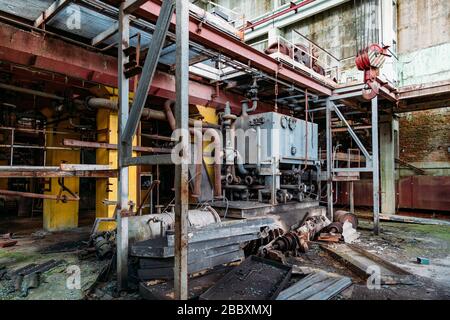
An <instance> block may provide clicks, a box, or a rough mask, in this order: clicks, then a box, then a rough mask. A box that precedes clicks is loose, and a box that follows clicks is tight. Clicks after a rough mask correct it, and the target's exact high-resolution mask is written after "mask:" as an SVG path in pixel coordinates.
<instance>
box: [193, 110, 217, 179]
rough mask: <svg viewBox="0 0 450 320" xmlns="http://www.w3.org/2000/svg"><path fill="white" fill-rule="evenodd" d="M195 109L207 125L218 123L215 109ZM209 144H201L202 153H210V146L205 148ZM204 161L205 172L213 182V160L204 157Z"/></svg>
mask: <svg viewBox="0 0 450 320" xmlns="http://www.w3.org/2000/svg"><path fill="white" fill-rule="evenodd" d="M196 107H197V109H198V111H199V113H200V115H202V117H203V120H204V121H206V122H209V123H219V119H218V116H217V112H216V109H215V108H213V107H204V106H201V105H197V106H196ZM209 143H210V142H209V141H208V142H203V151H204V152H209V151H211V148H212V146H210V147H209V148H207V146H208V145H209ZM204 161H205V165H206V171H207V172H208V176H209V180H210V181H212V182H214V159H213V158H212V159H209V158H205V157H204Z"/></svg>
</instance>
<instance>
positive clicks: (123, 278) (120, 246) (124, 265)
mask: <svg viewBox="0 0 450 320" xmlns="http://www.w3.org/2000/svg"><path fill="white" fill-rule="evenodd" d="M124 4H125V2H122V4H121V5H120V11H119V39H120V42H119V43H120V45H119V48H118V49H119V55H118V57H119V58H118V63H119V65H118V77H119V83H118V85H119V116H118V118H119V128H118V135H119V139H118V141H119V142H120V141H122V139H121V137H122V134H123V132H124V129H125V125H126V123H127V121H128V111H129V110H128V108H129V104H128V100H129V89H130V88H129V81H128V79H127V78H126V77H125V74H124V71H125V70H124V65H125V64H126V63H127V62H128V57H127V56H126V55H125V53H124V50H125V49H126V48H127V47H128V46H129V40H130V39H129V37H130V20H129V15H127V14H125V13H124V11H123V6H124ZM126 144H131V141H126V142H125V143H119V144H118V149H119V152H118V165H119V178H118V206H117V208H116V220H117V287H118V290H122V289H126V288H127V282H128V279H127V278H128V218H126V217H123V216H122V211H123V210H126V209H127V206H128V192H129V190H128V167H124V166H122V164H123V160H124V158H125V157H126V150H125V149H126V148H127V145H126Z"/></svg>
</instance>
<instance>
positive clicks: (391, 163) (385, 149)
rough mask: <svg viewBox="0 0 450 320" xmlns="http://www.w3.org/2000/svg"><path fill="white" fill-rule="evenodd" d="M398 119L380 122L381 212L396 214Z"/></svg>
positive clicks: (386, 119) (389, 118)
mask: <svg viewBox="0 0 450 320" xmlns="http://www.w3.org/2000/svg"><path fill="white" fill-rule="evenodd" d="M398 141H399V140H398V120H397V118H396V117H395V116H389V117H386V118H383V119H382V121H381V122H380V174H381V212H382V213H383V214H395V211H396V210H395V208H396V206H395V204H396V190H395V158H396V157H398Z"/></svg>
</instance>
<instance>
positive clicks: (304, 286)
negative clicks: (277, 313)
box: [277, 271, 352, 300]
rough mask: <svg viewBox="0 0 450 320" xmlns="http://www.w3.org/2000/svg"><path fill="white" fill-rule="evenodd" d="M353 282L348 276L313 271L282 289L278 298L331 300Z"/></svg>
mask: <svg viewBox="0 0 450 320" xmlns="http://www.w3.org/2000/svg"><path fill="white" fill-rule="evenodd" d="M351 284H352V280H351V279H350V278H348V277H342V276H339V275H337V274H330V273H326V272H323V271H320V272H313V273H311V274H310V275H308V276H307V277H305V278H304V279H302V280H300V281H298V282H297V283H295V284H294V285H293V286H291V287H289V288H287V289H286V290H284V291H282V292H281V293H280V294H279V296H278V297H277V300H329V299H331V298H332V297H334V296H335V295H337V294H338V293H339V292H341V291H342V290H344V289H346V288H348V287H349V286H350V285H351Z"/></svg>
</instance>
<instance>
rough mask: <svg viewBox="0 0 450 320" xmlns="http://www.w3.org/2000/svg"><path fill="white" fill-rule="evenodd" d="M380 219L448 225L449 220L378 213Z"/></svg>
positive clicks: (449, 224) (449, 223)
mask: <svg viewBox="0 0 450 320" xmlns="http://www.w3.org/2000/svg"><path fill="white" fill-rule="evenodd" d="M380 220H382V221H394V222H404V223H413V224H428V225H436V226H450V221H445V220H437V219H427V218H417V217H406V216H399V215H389V214H380Z"/></svg>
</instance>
